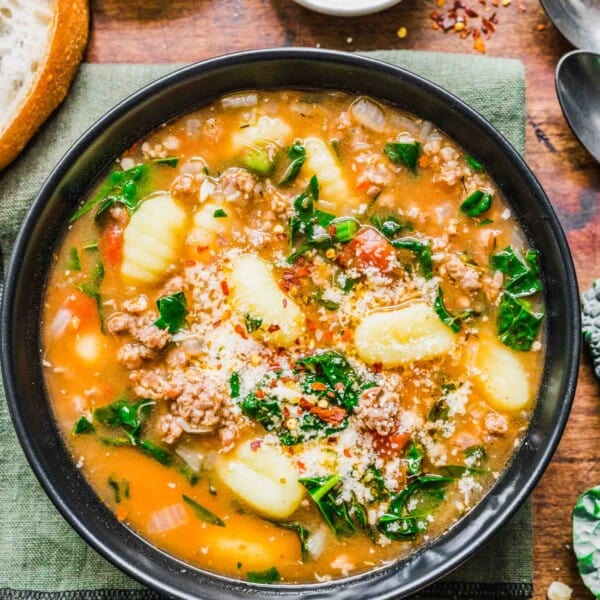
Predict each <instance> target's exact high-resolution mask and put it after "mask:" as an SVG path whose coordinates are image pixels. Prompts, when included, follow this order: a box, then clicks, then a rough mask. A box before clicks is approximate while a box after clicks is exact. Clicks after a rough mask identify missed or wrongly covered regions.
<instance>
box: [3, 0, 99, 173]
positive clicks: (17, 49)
mask: <svg viewBox="0 0 600 600" xmlns="http://www.w3.org/2000/svg"><path fill="white" fill-rule="evenodd" d="M88 23H89V11H88V4H87V0H0V106H1V107H2V110H1V111H0V170H1V169H3V168H4V167H5V166H6V165H7V164H8V163H10V162H11V161H12V160H13V159H14V158H15V157H16V156H17V154H19V152H20V151H21V150H22V149H23V147H24V146H25V144H26V143H27V142H28V141H29V139H30V138H31V137H32V136H33V134H34V133H35V132H36V131H37V130H38V129H39V127H40V125H41V124H42V123H43V122H44V121H45V120H46V119H47V118H48V116H49V115H50V113H52V111H53V110H54V109H55V108H56V107H57V106H58V105H59V104H60V103H61V102H62V101H63V99H64V97H65V96H66V94H67V90H68V89H69V84H70V83H71V80H72V79H73V76H74V75H75V72H76V70H77V66H78V65H79V63H80V62H81V59H82V57H83V51H84V48H85V44H86V42H87V36H88Z"/></svg>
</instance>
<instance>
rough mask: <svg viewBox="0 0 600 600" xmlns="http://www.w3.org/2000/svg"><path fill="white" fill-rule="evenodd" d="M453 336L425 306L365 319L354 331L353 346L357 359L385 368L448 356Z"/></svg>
mask: <svg viewBox="0 0 600 600" xmlns="http://www.w3.org/2000/svg"><path fill="white" fill-rule="evenodd" d="M455 343H456V335H455V334H454V333H452V331H451V330H450V329H449V328H448V327H447V326H446V325H444V324H443V323H442V322H441V321H440V319H439V318H438V316H437V315H436V314H435V313H434V312H433V310H432V309H431V308H430V307H429V306H428V305H427V304H426V303H425V302H415V303H413V304H409V305H408V306H405V307H403V308H398V309H396V310H382V311H378V312H373V313H371V314H369V315H367V316H366V317H365V318H364V319H363V320H362V321H361V322H360V323H359V325H358V327H357V328H356V333H355V344H356V351H357V353H358V355H359V356H360V358H362V359H363V360H364V361H365V362H367V363H369V364H376V363H379V364H381V365H383V366H384V367H385V368H391V367H398V366H400V365H404V364H407V363H411V362H414V361H416V360H424V359H428V358H434V357H436V356H439V355H440V354H444V353H446V352H449V351H450V350H451V349H452V347H453V346H454V344H455Z"/></svg>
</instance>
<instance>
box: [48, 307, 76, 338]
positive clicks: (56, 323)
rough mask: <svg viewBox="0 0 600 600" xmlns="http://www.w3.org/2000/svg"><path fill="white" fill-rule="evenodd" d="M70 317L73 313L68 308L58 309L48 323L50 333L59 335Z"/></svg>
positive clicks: (54, 335) (55, 335) (63, 330)
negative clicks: (49, 323)
mask: <svg viewBox="0 0 600 600" xmlns="http://www.w3.org/2000/svg"><path fill="white" fill-rule="evenodd" d="M72 318H73V313H72V312H71V311H70V310H69V309H68V308H61V309H59V310H58V312H57V313H56V315H55V316H54V320H53V321H52V323H51V325H50V335H51V336H53V337H60V336H61V335H62V334H63V333H64V332H65V330H66V329H67V327H68V325H69V323H70V322H71V319H72Z"/></svg>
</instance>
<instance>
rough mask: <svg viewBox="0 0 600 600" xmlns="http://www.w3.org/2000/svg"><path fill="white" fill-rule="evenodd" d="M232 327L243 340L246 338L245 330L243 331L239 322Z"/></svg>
mask: <svg viewBox="0 0 600 600" xmlns="http://www.w3.org/2000/svg"><path fill="white" fill-rule="evenodd" d="M234 329H235V331H236V333H239V334H240V335H241V336H242V337H243V338H244V339H245V340H247V339H248V335H247V334H246V332H245V331H244V328H243V327H242V326H241V325H240V324H239V323H236V325H235V327H234Z"/></svg>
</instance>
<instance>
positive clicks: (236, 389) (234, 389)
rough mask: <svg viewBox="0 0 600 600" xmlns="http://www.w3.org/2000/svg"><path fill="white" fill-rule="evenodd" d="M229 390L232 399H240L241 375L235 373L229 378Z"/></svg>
mask: <svg viewBox="0 0 600 600" xmlns="http://www.w3.org/2000/svg"><path fill="white" fill-rule="evenodd" d="M229 390H230V394H231V397H232V398H239V397H240V375H239V373H238V372H237V371H234V372H233V373H232V374H231V377H230V378H229Z"/></svg>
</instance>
